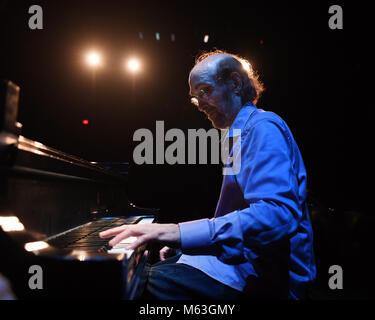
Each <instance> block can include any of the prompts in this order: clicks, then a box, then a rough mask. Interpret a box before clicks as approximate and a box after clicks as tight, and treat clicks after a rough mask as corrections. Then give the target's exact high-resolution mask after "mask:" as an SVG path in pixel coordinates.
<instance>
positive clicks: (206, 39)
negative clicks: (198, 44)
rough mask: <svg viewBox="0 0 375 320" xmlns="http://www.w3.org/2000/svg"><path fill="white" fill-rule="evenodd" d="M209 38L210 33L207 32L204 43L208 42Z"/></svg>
mask: <svg viewBox="0 0 375 320" xmlns="http://www.w3.org/2000/svg"><path fill="white" fill-rule="evenodd" d="M209 38H210V37H209V36H208V34H206V35H205V36H204V38H203V42H204V43H207V42H208V39H209Z"/></svg>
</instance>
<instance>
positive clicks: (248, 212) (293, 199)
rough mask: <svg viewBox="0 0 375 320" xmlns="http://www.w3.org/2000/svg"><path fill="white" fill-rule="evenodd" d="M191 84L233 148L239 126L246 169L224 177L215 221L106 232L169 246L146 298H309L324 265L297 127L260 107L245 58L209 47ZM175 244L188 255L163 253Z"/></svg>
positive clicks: (196, 99)
mask: <svg viewBox="0 0 375 320" xmlns="http://www.w3.org/2000/svg"><path fill="white" fill-rule="evenodd" d="M189 86H190V95H191V96H192V100H193V101H194V102H195V103H196V105H197V107H198V109H199V110H200V111H202V112H204V113H205V114H206V115H207V117H208V119H209V120H210V121H211V122H212V124H213V126H214V127H216V128H219V129H229V130H228V132H227V136H226V139H229V140H232V144H230V145H232V146H233V145H234V144H235V140H236V138H238V132H240V138H241V139H240V155H241V157H240V161H241V166H240V171H239V173H236V174H233V175H225V176H224V179H223V184H222V189H221V193H220V198H219V201H218V204H217V208H216V212H215V216H214V218H212V219H201V220H196V221H189V222H184V223H179V224H151V225H147V224H143V225H125V226H121V227H118V228H114V229H110V230H107V231H105V232H102V233H101V234H100V236H101V237H103V238H107V237H112V236H114V238H113V239H112V240H111V241H110V242H109V244H110V245H112V246H113V245H116V244H117V243H119V242H120V241H121V240H123V239H125V238H127V237H129V236H136V237H138V238H137V241H135V242H134V243H133V244H131V245H130V246H129V249H134V248H136V247H137V246H139V245H141V244H144V243H146V242H150V241H157V242H160V243H162V244H165V245H166V247H165V248H163V249H162V250H161V260H163V261H161V262H158V263H156V264H154V265H153V266H151V267H150V268H149V269H148V270H147V272H148V276H147V283H146V287H145V292H144V295H143V297H145V298H155V299H194V298H211V299H237V298H244V297H246V298H280V299H287V298H289V299H301V298H304V297H305V294H306V288H307V286H308V285H309V284H310V283H311V282H312V281H313V280H314V278H315V273H316V268H315V259H314V252H313V234H312V227H311V223H310V218H309V213H308V210H307V204H306V171H305V167H304V164H303V161H302V157H301V154H300V152H299V149H298V147H297V145H296V142H295V141H294V139H293V136H292V133H291V132H290V130H289V128H288V126H287V125H286V123H285V122H284V121H283V120H282V119H281V118H280V117H279V116H277V115H276V114H274V113H272V112H266V111H263V110H260V109H258V108H257V107H256V106H255V104H256V103H257V100H258V98H259V95H260V94H261V92H262V91H263V87H262V84H261V83H260V82H259V81H258V79H257V76H256V75H255V74H254V72H253V71H252V68H251V65H250V64H249V63H248V62H247V61H246V60H244V59H243V58H241V57H238V56H236V55H233V54H229V53H226V52H223V51H214V52H210V53H206V54H203V55H202V56H201V57H200V58H198V59H197V61H196V64H195V66H194V68H193V69H192V70H191V72H190V75H189ZM234 129H238V130H234ZM239 130H240V131H239ZM237 140H238V139H237ZM170 248H179V249H181V252H182V254H179V255H175V256H174V257H171V258H168V259H164V257H165V256H170V253H171V252H172V251H173V250H172V249H170Z"/></svg>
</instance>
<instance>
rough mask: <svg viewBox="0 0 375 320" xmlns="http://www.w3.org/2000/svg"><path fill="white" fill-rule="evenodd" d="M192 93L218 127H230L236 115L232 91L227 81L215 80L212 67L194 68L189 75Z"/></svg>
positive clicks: (200, 106) (209, 118)
mask: <svg viewBox="0 0 375 320" xmlns="http://www.w3.org/2000/svg"><path fill="white" fill-rule="evenodd" d="M189 86H190V95H191V96H192V97H193V98H196V102H197V107H198V110H199V111H201V112H204V113H205V114H206V116H207V118H208V120H210V121H211V123H212V125H213V126H214V127H215V128H218V129H226V128H229V127H230V125H231V124H232V122H233V120H234V117H235V113H234V112H235V110H234V106H233V101H232V92H231V90H230V88H229V86H228V84H227V83H224V82H223V83H222V84H221V82H219V84H218V83H217V82H215V79H214V74H213V72H212V68H211V69H210V68H194V70H193V71H192V72H191V74H190V77H189Z"/></svg>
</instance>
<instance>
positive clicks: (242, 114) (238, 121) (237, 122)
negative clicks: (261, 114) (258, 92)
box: [222, 102, 256, 141]
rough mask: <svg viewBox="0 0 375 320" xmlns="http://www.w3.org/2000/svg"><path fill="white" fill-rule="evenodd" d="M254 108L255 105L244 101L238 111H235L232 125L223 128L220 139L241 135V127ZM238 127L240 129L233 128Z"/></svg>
mask: <svg viewBox="0 0 375 320" xmlns="http://www.w3.org/2000/svg"><path fill="white" fill-rule="evenodd" d="M255 110H256V106H255V105H254V104H252V103H250V102H249V103H246V104H245V105H244V106H243V107H242V108H241V109H240V111H239V112H238V113H237V116H236V118H235V119H234V121H233V123H232V125H231V126H230V128H229V129H226V130H224V132H223V133H224V134H223V136H224V139H222V141H224V140H226V139H227V138H234V137H238V136H240V135H241V132H242V131H243V127H244V126H245V124H246V121H247V119H249V116H250V114H252V113H253V112H254V111H255ZM235 129H239V130H241V131H238V130H235Z"/></svg>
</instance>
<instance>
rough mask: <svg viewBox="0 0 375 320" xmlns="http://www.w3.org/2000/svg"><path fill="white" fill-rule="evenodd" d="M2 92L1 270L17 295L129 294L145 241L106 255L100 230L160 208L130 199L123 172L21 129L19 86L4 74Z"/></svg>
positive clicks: (151, 215) (134, 289) (148, 216)
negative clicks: (29, 136) (57, 147)
mask: <svg viewBox="0 0 375 320" xmlns="http://www.w3.org/2000/svg"><path fill="white" fill-rule="evenodd" d="M1 91H2V94H1V95H0V97H1V103H0V174H1V181H0V219H3V221H5V220H6V219H8V220H6V221H8V222H9V221H10V222H12V223H13V229H12V226H11V227H10V229H9V230H4V225H3V228H0V273H1V274H3V275H4V276H5V277H6V278H8V280H9V281H10V283H11V286H12V288H13V291H14V293H15V295H16V296H17V298H20V299H103V298H104V299H134V298H135V297H136V296H137V294H138V290H140V288H141V287H142V276H141V275H142V272H143V267H144V265H145V263H146V261H147V254H148V250H147V249H148V248H146V247H145V246H142V247H141V248H138V249H137V250H135V251H134V252H132V254H129V253H128V252H125V253H124V252H121V250H120V251H119V252H117V253H112V254H111V253H108V249H110V248H108V247H106V246H105V243H107V241H108V239H107V240H104V239H100V238H99V237H98V232H99V231H101V230H104V229H108V228H109V227H113V226H117V225H120V224H122V223H139V222H140V221H145V220H148V222H150V221H152V220H155V221H156V219H157V215H158V210H157V209H145V208H139V207H137V206H135V205H133V204H132V203H131V202H129V200H128V197H127V178H126V174H124V172H123V173H122V174H121V175H120V174H117V173H115V172H114V171H111V170H110V169H109V168H108V166H107V167H104V166H100V165H98V164H94V163H92V162H88V161H85V160H83V159H80V158H78V157H74V156H72V155H69V154H66V153H64V152H61V151H58V150H55V149H52V148H49V147H47V146H45V145H43V144H41V143H39V142H36V141H32V140H29V139H27V138H25V137H23V136H21V135H20V129H21V125H20V124H19V123H18V122H17V107H18V95H19V88H18V87H17V86H16V85H14V84H12V83H11V82H9V81H6V82H3V83H2V88H1ZM0 222H1V220H0ZM0 225H1V223H0ZM5 229H6V228H5ZM30 243H31V244H32V245H33V244H40V243H41V244H44V245H45V244H47V245H45V246H46V247H44V248H43V247H41V248H39V249H38V246H36V247H35V248H34V249H33V248H32V247H31V248H32V249H28V250H26V248H30V246H29V247H27V245H26V244H30ZM33 266H34V267H33ZM35 266H37V267H35ZM36 268H38V270H42V282H41V283H40V284H39V287H38V286H36V287H35V285H33V284H32V282H33V281H34V280H35V279H33V276H34V275H36V271H35V270H36ZM38 279H39V278H38Z"/></svg>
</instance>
